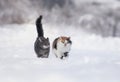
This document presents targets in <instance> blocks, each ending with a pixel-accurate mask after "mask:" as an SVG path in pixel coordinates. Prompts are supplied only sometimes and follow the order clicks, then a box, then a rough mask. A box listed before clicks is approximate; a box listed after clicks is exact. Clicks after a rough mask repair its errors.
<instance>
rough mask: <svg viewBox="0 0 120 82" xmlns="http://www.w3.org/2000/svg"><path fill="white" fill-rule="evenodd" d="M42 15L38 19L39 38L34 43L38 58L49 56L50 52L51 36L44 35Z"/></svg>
mask: <svg viewBox="0 0 120 82" xmlns="http://www.w3.org/2000/svg"><path fill="white" fill-rule="evenodd" d="M41 21H42V15H40V16H39V18H38V19H37V20H36V29H37V34H38V36H37V38H36V41H35V43H34V50H35V53H36V54H37V57H38V58H48V57H49V52H50V42H49V38H45V37H44V32H43V27H42V23H41Z"/></svg>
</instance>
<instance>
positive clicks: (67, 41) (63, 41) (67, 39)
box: [58, 36, 72, 46]
mask: <svg viewBox="0 0 120 82" xmlns="http://www.w3.org/2000/svg"><path fill="white" fill-rule="evenodd" d="M58 41H59V42H60V43H61V44H63V45H64V46H67V45H68V44H70V45H71V44H72V41H71V40H70V37H64V36H62V37H60V38H59V40H58Z"/></svg>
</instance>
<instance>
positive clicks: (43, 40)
mask: <svg viewBox="0 0 120 82" xmlns="http://www.w3.org/2000/svg"><path fill="white" fill-rule="evenodd" d="M38 40H39V42H40V46H41V48H44V49H47V48H49V47H50V42H49V38H45V37H39V38H38Z"/></svg>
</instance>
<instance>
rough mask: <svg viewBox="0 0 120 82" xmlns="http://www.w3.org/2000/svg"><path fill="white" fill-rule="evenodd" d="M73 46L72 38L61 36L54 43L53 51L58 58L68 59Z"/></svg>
mask: <svg viewBox="0 0 120 82" xmlns="http://www.w3.org/2000/svg"><path fill="white" fill-rule="evenodd" d="M71 45H72V41H71V40H70V37H65V36H61V37H58V38H56V39H55V40H54V41H53V45H52V50H53V52H54V54H55V56H56V57H58V58H60V59H63V58H64V57H68V53H69V51H70V49H71Z"/></svg>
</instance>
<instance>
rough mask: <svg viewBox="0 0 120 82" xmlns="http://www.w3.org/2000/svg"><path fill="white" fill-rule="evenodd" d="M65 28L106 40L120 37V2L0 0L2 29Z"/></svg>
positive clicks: (97, 0)
mask: <svg viewBox="0 0 120 82" xmlns="http://www.w3.org/2000/svg"><path fill="white" fill-rule="evenodd" d="M39 15H43V16H44V19H45V20H44V22H46V23H51V24H58V25H59V24H65V25H68V26H73V28H81V29H83V30H84V31H86V32H89V33H94V34H97V35H101V36H104V37H108V36H112V37H119V36H120V0H103V1H102V0H0V25H6V24H26V23H27V24H29V23H34V22H35V20H36V18H37V17H38V16H39Z"/></svg>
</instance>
